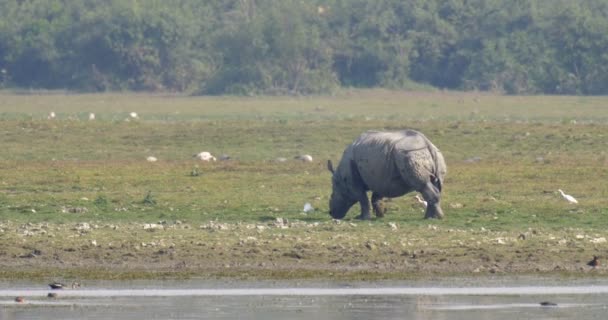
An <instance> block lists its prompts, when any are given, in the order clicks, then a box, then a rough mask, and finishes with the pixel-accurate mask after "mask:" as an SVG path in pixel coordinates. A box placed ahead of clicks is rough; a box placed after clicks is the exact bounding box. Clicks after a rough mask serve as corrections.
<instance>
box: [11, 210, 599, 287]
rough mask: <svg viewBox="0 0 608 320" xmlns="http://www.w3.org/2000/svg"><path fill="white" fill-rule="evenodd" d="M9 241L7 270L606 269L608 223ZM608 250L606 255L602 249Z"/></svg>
mask: <svg viewBox="0 0 608 320" xmlns="http://www.w3.org/2000/svg"><path fill="white" fill-rule="evenodd" d="M0 228H1V229H2V233H1V240H2V247H0V256H1V257H2V259H1V260H0V270H1V271H0V277H1V278H4V279H27V278H30V279H39V278H43V279H45V280H47V281H50V280H52V279H78V280H82V279H151V278H178V279H179V278H217V277H231V278H254V279H287V278H291V279H293V278H296V279H297V278H315V279H345V280H374V279H411V278H425V277H441V276H454V275H467V276H471V275H529V274H539V275H571V276H579V275H580V276H584V277H590V276H591V277H593V276H605V275H606V274H607V272H606V270H605V269H604V267H603V266H602V265H601V264H600V266H599V267H596V268H592V267H589V266H587V264H586V263H587V261H588V260H590V259H591V258H592V256H593V255H600V256H601V255H602V254H603V252H604V251H603V249H602V248H603V247H604V246H605V245H606V237H608V234H605V233H586V232H584V231H583V230H578V229H564V230H559V231H556V230H542V229H526V230H521V231H516V232H513V231H492V230H486V229H483V228H481V229H476V230H474V229H455V228H445V227H442V226H441V225H440V223H432V222H431V223H429V224H428V225H426V226H407V225H404V224H401V223H398V222H391V220H390V217H389V218H388V219H385V220H384V221H381V222H379V221H374V222H372V223H370V222H360V221H355V220H353V221H327V222H312V223H309V222H303V221H288V220H287V219H283V218H277V219H275V220H273V221H269V222H268V223H218V222H209V223H204V224H189V223H183V222H179V221H178V222H177V223H176V222H161V223H154V224H141V223H122V224H96V223H94V222H82V223H75V224H47V223H40V224H27V223H26V224H17V223H11V222H6V223H2V224H1V225H0ZM600 259H601V258H600Z"/></svg>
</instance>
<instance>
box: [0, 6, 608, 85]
mask: <svg viewBox="0 0 608 320" xmlns="http://www.w3.org/2000/svg"><path fill="white" fill-rule="evenodd" d="M607 16H608V1H607V0H587V1H570V0H531V1H522V0H509V1H501V0H448V1H445V0H408V1H402V0H374V1H369V0H312V1H299V0H285V1H275V0H207V1H198V0H175V1H161V0H147V1H136V0H111V1H90V0H76V1H66V0H50V1H49V0H9V1H1V2H0V71H1V72H0V87H2V86H4V87H22V88H47V89H57V88H63V89H70V90H81V91H109V90H145V91H157V90H163V91H179V92H188V93H199V94H225V93H229V94H262V93H266V94H268V93H270V94H308V93H326V92H333V91H334V90H335V89H336V88H338V87H340V86H346V87H390V88H403V87H416V86H419V85H416V83H421V84H424V85H430V86H432V87H438V88H449V89H464V90H473V89H477V90H492V91H499V92H507V93H511V94H523V93H549V94H606V93H608V56H607V55H606V53H605V48H607V47H608V33H607V32H606V30H608V20H607V19H606V17H607Z"/></svg>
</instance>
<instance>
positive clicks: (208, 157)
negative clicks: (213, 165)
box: [193, 151, 217, 161]
mask: <svg viewBox="0 0 608 320" xmlns="http://www.w3.org/2000/svg"><path fill="white" fill-rule="evenodd" d="M193 157H194V158H197V159H199V160H201V161H217V159H216V158H215V157H214V156H213V155H211V153H209V152H207V151H202V152H199V153H197V154H195V155H194V156H193Z"/></svg>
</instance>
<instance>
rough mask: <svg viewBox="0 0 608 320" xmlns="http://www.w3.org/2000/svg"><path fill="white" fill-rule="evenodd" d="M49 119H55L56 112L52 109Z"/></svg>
mask: <svg viewBox="0 0 608 320" xmlns="http://www.w3.org/2000/svg"><path fill="white" fill-rule="evenodd" d="M47 119H49V120H51V119H55V112H54V111H51V112H50V113H49V115H48V117H47Z"/></svg>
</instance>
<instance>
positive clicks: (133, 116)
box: [129, 112, 139, 119]
mask: <svg viewBox="0 0 608 320" xmlns="http://www.w3.org/2000/svg"><path fill="white" fill-rule="evenodd" d="M129 116H130V117H131V119H139V116H138V115H137V112H131V113H129Z"/></svg>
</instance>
